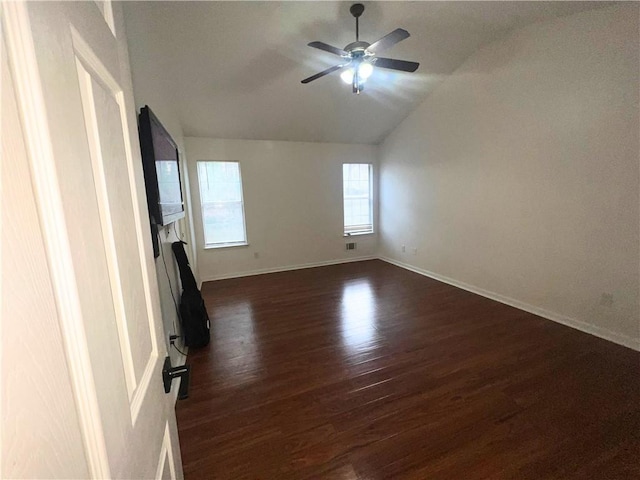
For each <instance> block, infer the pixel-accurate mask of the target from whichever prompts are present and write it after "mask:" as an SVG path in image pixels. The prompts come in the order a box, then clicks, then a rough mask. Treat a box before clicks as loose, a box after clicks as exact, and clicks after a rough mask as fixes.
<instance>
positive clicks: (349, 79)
mask: <svg viewBox="0 0 640 480" xmlns="http://www.w3.org/2000/svg"><path fill="white" fill-rule="evenodd" d="M340 78H341V79H342V81H343V82H344V83H347V84H349V85H351V84H352V83H353V68H347V69H346V70H345V71H344V72H342V73H341V74H340Z"/></svg>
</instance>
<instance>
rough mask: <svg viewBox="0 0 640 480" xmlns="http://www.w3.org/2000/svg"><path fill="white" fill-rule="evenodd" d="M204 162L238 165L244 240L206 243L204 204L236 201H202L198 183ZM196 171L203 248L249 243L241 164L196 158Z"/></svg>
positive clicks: (227, 246)
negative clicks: (201, 165)
mask: <svg viewBox="0 0 640 480" xmlns="http://www.w3.org/2000/svg"><path fill="white" fill-rule="evenodd" d="M201 163H203V164H206V163H236V164H237V165H238V176H239V178H240V199H241V201H240V206H241V211H242V229H243V232H244V240H242V241H237V242H217V243H207V236H206V227H205V219H204V206H205V205H209V204H211V203H237V202H204V201H203V199H202V198H203V196H202V185H201V183H200V164H201ZM196 173H197V176H198V195H199V196H200V220H201V221H202V242H203V247H204V249H205V250H208V249H216V248H233V247H246V246H248V245H249V236H248V234H247V217H246V213H245V208H244V203H245V200H244V183H243V180H242V165H241V163H240V161H239V160H197V161H196Z"/></svg>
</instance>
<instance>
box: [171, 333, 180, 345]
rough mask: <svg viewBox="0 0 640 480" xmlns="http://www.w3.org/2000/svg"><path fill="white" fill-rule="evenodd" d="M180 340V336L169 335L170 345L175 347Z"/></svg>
mask: <svg viewBox="0 0 640 480" xmlns="http://www.w3.org/2000/svg"><path fill="white" fill-rule="evenodd" d="M178 338H180V336H179V335H169V345H175V343H176V339H178Z"/></svg>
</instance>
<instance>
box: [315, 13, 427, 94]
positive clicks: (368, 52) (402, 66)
mask: <svg viewBox="0 0 640 480" xmlns="http://www.w3.org/2000/svg"><path fill="white" fill-rule="evenodd" d="M349 11H350V12H351V15H353V16H354V17H355V19H356V41H355V42H353V43H350V44H349V45H347V46H346V47H344V49H340V48H337V47H333V46H331V45H327V44H326V43H323V42H311V43H309V44H308V45H309V46H310V47H313V48H318V49H320V50H324V51H325V52H329V53H333V54H334V55H338V56H339V57H342V62H341V63H339V64H338V65H334V66H333V67H330V68H327V69H326V70H323V71H322V72H320V73H316V74H315V75H312V76H310V77H308V78H305V79H304V80H302V83H309V82H313V81H314V80H317V79H318V78H320V77H324V76H325V75H328V74H330V73H333V72H335V71H337V70H344V71H343V72H342V74H341V75H340V78H342V80H343V81H344V82H345V83H350V84H351V86H352V90H353V93H357V94H359V93H360V92H361V91H362V90H363V88H364V83H365V82H366V81H367V79H368V78H369V77H370V76H371V74H372V73H373V69H374V66H375V67H380V68H387V69H389V70H399V71H401V72H415V71H416V70H417V69H418V66H419V65H420V64H419V63H417V62H408V61H406V60H396V59H393V58H384V57H378V53H380V52H382V51H384V50H387V49H388V48H390V47H392V46H394V45H395V44H396V43H398V42H400V41H402V40H404V39H405V38H408V37H409V32H407V31H406V30H403V29H402V28H396V29H395V30H394V31H393V32H391V33H389V34H387V35H385V36H384V37H382V38H381V39H380V40H378V41H376V42H373V43H371V44H369V43H367V42H361V41H360V31H359V23H358V18H359V17H360V15H362V12H364V5H362V4H361V3H355V4H353V5H351V8H350V9H349Z"/></svg>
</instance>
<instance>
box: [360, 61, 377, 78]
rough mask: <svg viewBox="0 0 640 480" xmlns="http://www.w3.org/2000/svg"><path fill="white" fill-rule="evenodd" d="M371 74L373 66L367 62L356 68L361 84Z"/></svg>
mask: <svg viewBox="0 0 640 480" xmlns="http://www.w3.org/2000/svg"><path fill="white" fill-rule="evenodd" d="M372 73H373V65H371V64H370V63H369V62H362V63H361V64H360V66H359V67H358V78H359V79H360V80H362V81H363V82H364V81H365V80H366V79H367V78H369V77H370V76H371V74H372Z"/></svg>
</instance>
